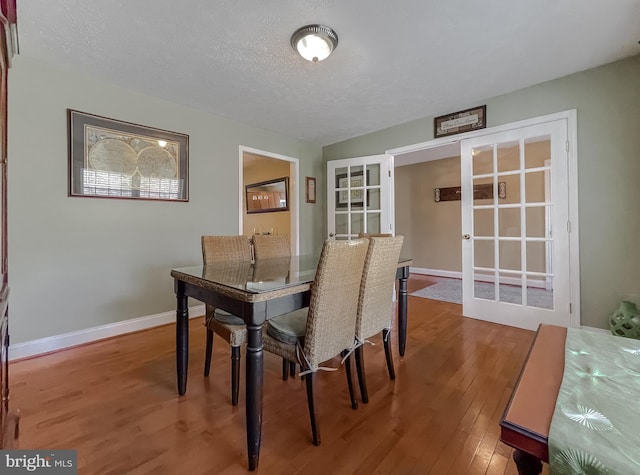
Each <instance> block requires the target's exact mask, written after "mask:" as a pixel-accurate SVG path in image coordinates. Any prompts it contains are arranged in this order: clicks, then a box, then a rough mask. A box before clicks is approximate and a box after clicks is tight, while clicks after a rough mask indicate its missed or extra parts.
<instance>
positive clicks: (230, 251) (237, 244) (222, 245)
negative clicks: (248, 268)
mask: <svg viewBox="0 0 640 475" xmlns="http://www.w3.org/2000/svg"><path fill="white" fill-rule="evenodd" d="M201 242H202V262H203V264H204V265H208V264H213V263H214V262H220V261H250V260H251V243H250V242H249V238H248V237H247V236H202V238H201Z"/></svg>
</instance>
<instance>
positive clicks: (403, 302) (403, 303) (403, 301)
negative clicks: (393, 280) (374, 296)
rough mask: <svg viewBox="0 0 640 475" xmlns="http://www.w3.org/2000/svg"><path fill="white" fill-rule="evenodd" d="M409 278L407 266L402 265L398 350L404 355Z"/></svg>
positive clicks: (399, 286) (399, 283) (399, 285)
mask: <svg viewBox="0 0 640 475" xmlns="http://www.w3.org/2000/svg"><path fill="white" fill-rule="evenodd" d="M408 279H409V267H403V268H402V270H401V275H400V279H398V294H399V295H398V350H399V352H400V356H404V352H405V349H406V346H407V300H408V295H409V294H408V292H407V280H408Z"/></svg>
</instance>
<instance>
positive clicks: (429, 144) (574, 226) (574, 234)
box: [385, 109, 580, 327]
mask: <svg viewBox="0 0 640 475" xmlns="http://www.w3.org/2000/svg"><path fill="white" fill-rule="evenodd" d="M556 120H566V121H567V137H568V143H567V144H566V147H567V152H568V156H567V161H568V170H567V175H568V190H567V195H568V198H569V220H570V221H569V223H567V225H568V226H569V227H570V234H569V246H570V252H569V279H570V281H571V282H570V283H569V287H570V292H571V302H572V308H571V317H570V322H571V323H570V325H571V326H572V327H579V326H580V253H579V244H580V239H579V228H580V227H579V223H578V127H577V111H576V109H571V110H566V111H562V112H556V113H554V114H548V115H544V116H540V117H534V118H532V119H525V120H520V121H517V122H512V123H509V124H504V125H499V126H496V127H490V128H486V129H481V130H476V131H473V132H465V133H462V134H458V135H454V136H448V137H440V138H437V139H432V140H427V141H425V142H420V143H417V144H413V145H405V146H403V147H397V148H393V149H390V150H386V151H385V153H386V154H388V155H391V156H393V157H394V158H395V156H397V155H401V154H404V153H409V152H417V151H420V150H425V149H429V148H436V147H441V146H443V145H450V144H453V143H456V142H460V141H461V140H463V139H467V138H473V137H480V136H482V135H487V134H494V133H497V132H504V131H507V130H512V129H517V128H520V127H527V126H531V125H536V124H542V123H545V122H552V121H556ZM393 198H394V197H393V195H392V196H391V199H392V200H393ZM394 227H395V224H394Z"/></svg>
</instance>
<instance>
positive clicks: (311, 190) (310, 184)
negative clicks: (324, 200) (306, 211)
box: [306, 176, 316, 203]
mask: <svg viewBox="0 0 640 475" xmlns="http://www.w3.org/2000/svg"><path fill="white" fill-rule="evenodd" d="M306 191H307V203H315V202H316V179H315V178H314V177H312V176H308V177H307V183H306Z"/></svg>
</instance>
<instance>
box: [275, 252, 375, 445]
mask: <svg viewBox="0 0 640 475" xmlns="http://www.w3.org/2000/svg"><path fill="white" fill-rule="evenodd" d="M368 247H369V242H368V240H367V239H355V240H351V241H346V240H341V241H337V240H326V241H325V242H324V245H323V247H322V253H321V255H320V260H319V262H318V267H317V271H316V276H315V279H314V282H313V284H312V286H311V297H310V301H309V307H307V308H303V309H300V310H296V311H295V312H291V313H287V314H284V315H280V316H277V317H274V318H272V319H270V320H269V321H268V322H267V325H266V327H267V328H266V332H264V333H263V348H264V350H265V351H268V352H270V353H274V354H276V355H278V356H281V357H282V358H285V359H287V360H289V361H296V362H297V363H298V364H300V367H301V372H300V375H301V376H303V377H304V379H305V382H306V388H307V404H308V406H309V418H310V420H311V432H312V435H313V443H314V445H320V429H319V427H318V413H317V408H316V402H315V393H314V382H315V379H316V374H317V372H318V371H319V370H325V371H327V370H328V371H331V370H334V371H335V370H336V369H335V368H327V367H323V366H321V365H322V363H324V362H326V361H328V360H330V359H332V358H334V357H335V356H337V355H340V354H342V355H343V357H344V363H345V372H346V375H347V385H348V387H349V396H350V398H351V406H352V407H353V408H354V409H355V408H357V407H358V403H357V401H356V398H355V392H354V389H353V382H352V377H351V350H352V349H353V346H354V340H355V328H356V316H357V310H358V298H359V295H360V282H361V280H362V272H363V269H364V261H365V258H366V255H367V250H368Z"/></svg>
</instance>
